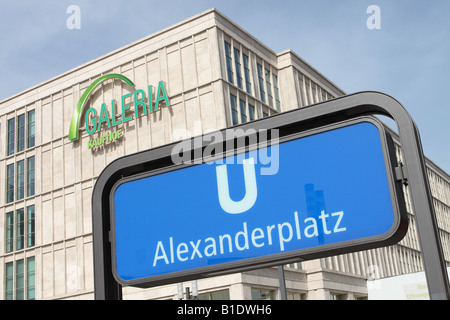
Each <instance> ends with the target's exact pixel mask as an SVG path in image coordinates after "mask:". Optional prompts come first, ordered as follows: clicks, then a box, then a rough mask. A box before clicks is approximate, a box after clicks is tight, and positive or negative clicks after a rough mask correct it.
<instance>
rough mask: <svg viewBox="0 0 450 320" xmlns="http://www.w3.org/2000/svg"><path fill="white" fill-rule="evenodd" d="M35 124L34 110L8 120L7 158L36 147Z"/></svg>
mask: <svg viewBox="0 0 450 320" xmlns="http://www.w3.org/2000/svg"><path fill="white" fill-rule="evenodd" d="M25 117H26V119H25ZM35 123H36V116H35V111H34V110H31V111H28V112H27V113H26V114H25V113H23V114H20V115H18V116H17V117H16V118H12V119H9V120H8V138H7V148H6V155H7V156H10V155H12V154H14V153H15V152H21V151H23V150H25V147H26V148H31V147H34V144H35V135H36V132H35V131H36V129H35Z"/></svg>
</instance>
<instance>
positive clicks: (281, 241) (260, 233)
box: [153, 210, 347, 267]
mask: <svg viewBox="0 0 450 320" xmlns="http://www.w3.org/2000/svg"><path fill="white" fill-rule="evenodd" d="M293 216H294V217H293V221H285V222H281V223H278V224H273V225H268V226H265V227H256V228H253V229H251V228H249V226H248V224H247V222H243V224H242V228H241V230H239V231H238V232H236V233H235V234H222V235H219V236H216V237H208V238H205V239H195V240H192V241H189V242H180V243H176V242H175V238H174V237H169V239H168V241H162V240H160V241H158V243H157V245H156V249H155V256H154V259H153V267H156V266H157V265H158V264H166V265H167V264H172V263H177V262H184V261H188V260H194V259H202V258H203V257H208V258H209V257H212V256H217V255H223V254H228V253H233V252H234V251H235V250H236V251H244V250H250V249H251V248H263V247H265V246H272V245H276V246H278V247H279V248H280V250H281V251H285V250H286V246H287V245H288V244H289V243H291V242H293V241H301V240H302V237H304V238H303V239H309V238H313V237H318V236H319V234H320V232H319V230H323V236H324V237H325V236H327V235H330V234H333V233H339V232H345V231H347V228H346V227H343V226H342V220H343V218H344V211H339V212H334V213H331V215H329V214H326V213H325V211H323V210H322V211H321V213H320V215H319V216H318V217H317V218H315V217H307V218H305V219H303V221H302V222H301V220H300V218H299V214H298V212H297V211H295V212H294V214H293ZM331 217H333V218H331Z"/></svg>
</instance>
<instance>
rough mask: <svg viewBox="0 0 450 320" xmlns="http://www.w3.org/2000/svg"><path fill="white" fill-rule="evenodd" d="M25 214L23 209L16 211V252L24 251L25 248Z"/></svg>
mask: <svg viewBox="0 0 450 320" xmlns="http://www.w3.org/2000/svg"><path fill="white" fill-rule="evenodd" d="M24 220H25V217H24V213H23V208H22V209H18V210H17V211H16V250H22V249H23V247H24V235H25V229H24Z"/></svg>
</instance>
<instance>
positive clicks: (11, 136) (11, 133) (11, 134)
mask: <svg viewBox="0 0 450 320" xmlns="http://www.w3.org/2000/svg"><path fill="white" fill-rule="evenodd" d="M15 123H16V119H14V118H13V119H9V120H8V142H7V145H8V150H7V155H8V156H10V155H12V154H13V153H14V141H15V139H16V138H15V133H16V125H15Z"/></svg>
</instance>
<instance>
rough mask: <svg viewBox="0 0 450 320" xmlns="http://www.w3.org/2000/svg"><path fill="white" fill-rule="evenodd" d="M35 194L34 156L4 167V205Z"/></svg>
mask: <svg viewBox="0 0 450 320" xmlns="http://www.w3.org/2000/svg"><path fill="white" fill-rule="evenodd" d="M34 192H35V158H34V156H32V157H29V158H27V159H24V160H20V161H17V162H16V163H11V164H8V165H7V166H6V203H10V202H13V201H14V200H21V199H23V198H25V196H26V197H30V196H33V195H34Z"/></svg>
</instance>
